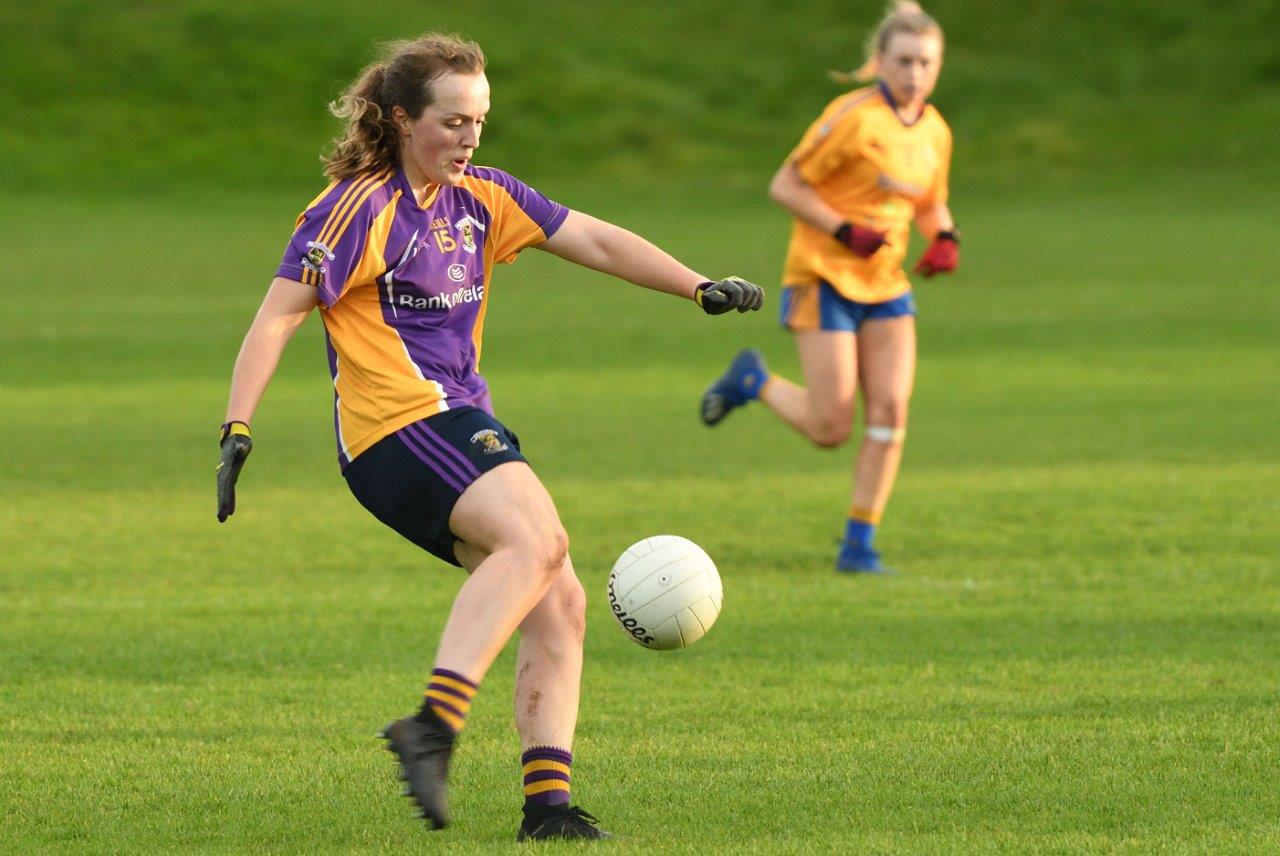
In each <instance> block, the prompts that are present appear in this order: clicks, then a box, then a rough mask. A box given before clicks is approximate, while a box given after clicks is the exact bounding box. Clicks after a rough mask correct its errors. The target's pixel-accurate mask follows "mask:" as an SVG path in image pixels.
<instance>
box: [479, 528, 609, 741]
mask: <svg viewBox="0 0 1280 856" xmlns="http://www.w3.org/2000/svg"><path fill="white" fill-rule="evenodd" d="M456 552H457V554H458V559H459V561H461V562H462V564H463V565H464V566H465V567H466V568H468V569H472V568H478V567H479V566H480V565H481V564H482V563H483V561H484V560H485V559H486V558H487V557H486V556H485V554H484V553H483V552H481V551H480V550H478V549H476V548H474V547H472V546H471V545H469V544H463V543H459V544H458V545H457V549H456ZM586 606H587V604H586V594H585V593H584V592H583V590H582V584H581V583H579V582H578V577H577V575H576V574H575V573H574V571H573V564H572V562H571V561H570V560H569V559H568V558H567V557H566V558H565V562H564V565H563V566H562V567H561V570H560V574H559V575H558V576H557V577H556V579H555V582H553V583H552V584H551V588H550V589H549V590H548V591H547V593H546V594H544V595H543V596H542V600H540V601H538V605H537V606H535V607H534V608H533V609H532V610H531V611H530V612H529V614H528V615H526V616H525V619H524V621H522V622H521V623H520V650H519V652H518V654H517V657H516V693H515V712H516V730H517V731H518V732H519V734H520V748H521V749H522V750H524V749H528V748H530V747H532V746H555V747H557V748H560V749H564V750H571V749H572V748H573V732H574V729H575V728H576V726H577V723H578V693H579V687H580V685H581V682H582V642H583V638H584V636H585V634H586Z"/></svg>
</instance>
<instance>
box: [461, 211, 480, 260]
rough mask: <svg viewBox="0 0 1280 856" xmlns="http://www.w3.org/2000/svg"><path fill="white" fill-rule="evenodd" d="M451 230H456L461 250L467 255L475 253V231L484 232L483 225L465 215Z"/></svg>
mask: <svg viewBox="0 0 1280 856" xmlns="http://www.w3.org/2000/svg"><path fill="white" fill-rule="evenodd" d="M453 228H455V229H457V230H458V234H459V235H461V236H462V249H464V250H466V251H467V252H468V253H474V252H475V251H476V230H477V229H479V230H480V231H481V232H483V231H484V224H483V223H481V222H480V221H479V220H477V219H476V218H474V217H472V216H470V215H467V216H466V217H463V218H462V219H461V220H459V221H458V222H456V223H454V224H453Z"/></svg>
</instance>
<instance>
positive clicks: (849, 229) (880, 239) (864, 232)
mask: <svg viewBox="0 0 1280 856" xmlns="http://www.w3.org/2000/svg"><path fill="white" fill-rule="evenodd" d="M831 235H832V237H834V238H835V239H836V240H837V241H839V242H840V243H842V244H844V245H845V246H846V247H848V248H849V249H850V250H852V251H853V254H854V255H855V256H857V257H858V258H862V259H869V258H871V256H872V255H874V254H875V251H876V250H878V249H880V248H881V247H883V246H884V245H885V244H887V243H889V239H888V238H886V237H885V236H884V232H877V231H876V230H875V229H871V228H869V227H867V226H859V225H857V224H855V223H841V224H840V228H839V229H836V230H835V231H834V232H832V233H831Z"/></svg>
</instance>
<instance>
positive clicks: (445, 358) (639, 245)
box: [217, 34, 764, 840]
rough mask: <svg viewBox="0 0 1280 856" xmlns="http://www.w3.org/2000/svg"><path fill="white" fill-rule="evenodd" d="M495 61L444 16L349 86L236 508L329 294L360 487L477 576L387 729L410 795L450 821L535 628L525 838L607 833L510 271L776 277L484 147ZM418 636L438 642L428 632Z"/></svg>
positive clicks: (561, 537) (697, 278)
mask: <svg viewBox="0 0 1280 856" xmlns="http://www.w3.org/2000/svg"><path fill="white" fill-rule="evenodd" d="M484 68H485V58H484V54H483V53H482V52H481V50H480V48H479V46H477V45H476V44H474V43H472V42H465V41H462V40H460V39H457V38H455V37H450V36H442V35H439V34H427V35H425V36H423V37H421V38H419V39H415V40H413V41H408V42H397V43H394V44H392V45H391V46H390V47H389V50H388V53H387V56H386V58H385V59H383V60H381V61H379V62H375V63H374V64H372V65H370V66H369V67H368V68H367V69H365V71H364V72H363V73H362V74H361V76H360V78H359V79H357V80H356V81H355V82H354V83H353V84H352V85H351V86H350V88H349V89H348V90H347V92H346V94H345V95H344V96H343V97H342V99H340V100H339V101H338V102H337V103H336V104H335V105H333V111H334V113H335V114H336V115H337V116H338V117H340V118H342V119H345V120H346V130H345V133H344V135H343V137H342V138H340V139H339V140H337V141H336V143H335V147H334V150H333V152H332V153H331V154H330V155H329V156H328V157H327V158H326V161H325V165H326V170H325V171H326V173H327V174H328V175H329V177H330V178H331V179H332V183H331V184H330V185H329V186H328V187H327V188H326V189H325V190H324V191H323V192H322V193H321V194H320V195H319V196H317V197H316V198H315V199H314V200H312V202H311V203H310V204H309V205H307V207H306V209H305V210H304V211H303V212H302V214H301V215H300V216H299V217H298V220H297V223H296V224H295V227H294V233H293V237H292V238H291V240H290V241H289V244H288V246H287V247H286V248H285V252H284V258H283V259H282V261H281V263H280V267H279V268H278V269H277V271H276V276H275V279H274V280H273V281H272V283H271V287H270V289H269V290H268V291H267V295H266V297H265V299H264V300H263V303H262V306H261V308H260V309H259V310H258V315H257V317H256V318H255V319H254V322H253V325H252V327H250V329H249V333H248V335H247V336H246V337H245V340H244V344H243V346H242V347H241V349H240V355H239V357H238V358H237V359H236V366H235V371H234V373H233V375H232V379H231V394H230V398H229V401H228V404H227V416H226V422H225V424H224V425H223V426H222V439H221V446H222V454H221V461H220V463H219V467H218V480H217V486H218V519H219V520H226V519H227V518H228V516H229V515H231V514H232V513H233V512H234V511H235V484H236V477H237V476H238V474H239V472H240V469H241V467H242V466H243V465H244V462H245V459H246V458H247V456H248V454H249V451H250V450H251V449H252V441H251V440H250V437H249V420H250V419H252V418H253V413H254V411H255V409H256V408H257V405H258V402H259V400H260V399H261V398H262V395H263V392H264V391H265V390H266V387H267V383H268V382H269V381H270V379H271V376H272V374H273V373H274V372H275V369H276V365H277V363H278V361H279V359H280V354H281V352H282V351H283V349H284V347H285V344H286V343H287V342H288V341H289V339H290V337H291V336H292V335H293V333H294V331H295V330H297V328H298V326H299V325H300V324H302V322H303V321H304V320H306V317H307V316H308V315H309V314H311V312H312V310H314V309H317V308H318V309H319V311H320V316H321V318H322V320H323V321H324V328H325V340H326V344H327V346H328V347H327V350H328V358H329V359H328V362H329V371H330V374H331V376H332V379H333V388H334V402H333V411H332V419H333V423H334V429H335V434H336V435H337V446H338V450H337V451H338V463H339V465H340V466H341V468H342V473H343V476H344V477H345V478H346V481H347V485H348V486H349V487H350V489H351V492H352V493H353V494H354V495H355V497H356V499H357V500H359V501H360V504H361V505H363V506H365V508H367V509H368V510H369V511H370V512H371V513H372V514H373V515H374V516H375V517H377V518H378V519H379V520H380V521H382V522H383V523H385V524H386V525H387V526H388V527H390V528H391V529H393V530H395V531H396V532H398V533H399V534H400V535H402V536H404V537H405V538H407V539H408V540H410V541H412V542H413V543H414V544H416V545H418V546H419V547H421V548H422V549H424V550H426V551H428V552H430V553H432V554H433V555H435V556H437V557H438V558H440V559H442V560H444V561H446V562H449V563H450V564H453V565H458V566H461V567H463V568H465V569H466V570H467V572H468V573H469V574H470V576H469V577H468V578H467V580H466V582H464V583H463V584H462V587H461V589H460V591H459V592H458V595H457V597H456V598H455V599H454V602H453V607H452V610H451V612H450V613H449V619H448V622H447V623H446V624H445V628H444V633H443V636H442V638H441V640H440V645H439V647H438V648H437V650H436V656H435V669H434V670H433V671H432V673H431V678H430V680H429V682H428V684H427V689H426V692H425V693H424V694H423V699H422V706H421V709H420V710H419V711H418V713H417V714H415V715H413V716H408V717H405V718H403V719H400V720H397V721H395V722H393V723H391V724H390V725H389V726H388V727H387V729H386V731H385V733H384V736H385V737H386V738H387V741H388V748H390V749H391V750H392V751H393V752H394V753H395V754H396V756H397V758H398V759H399V761H400V766H401V778H403V779H404V781H405V785H406V788H407V790H406V796H409V797H411V798H413V799H414V800H415V801H416V802H417V803H418V806H419V808H420V809H421V813H422V817H423V818H425V819H426V820H428V821H430V822H431V824H432V825H433V826H434V827H436V828H440V827H443V826H444V825H446V824H447V823H448V821H449V810H448V802H447V799H446V791H445V782H446V776H447V772H448V766H449V760H450V757H451V755H452V753H453V747H454V741H455V738H456V737H457V735H458V734H459V733H460V732H461V731H462V729H463V726H464V724H465V722H466V719H467V715H468V713H469V712H470V709H471V702H472V699H473V697H474V696H475V694H476V691H477V688H478V685H479V684H480V682H481V680H482V679H483V678H484V676H485V673H486V672H487V671H488V670H489V667H490V666H491V665H492V664H493V661H494V659H495V658H496V657H497V656H498V653H499V652H500V651H501V650H502V648H503V646H504V645H505V644H506V643H507V641H508V639H509V638H510V637H511V636H512V635H513V634H514V633H516V631H517V630H519V632H520V637H521V638H520V646H519V651H518V653H517V655H516V672H517V674H516V687H515V693H516V704H515V710H516V730H517V732H519V735H520V741H521V748H522V749H523V753H522V756H521V775H522V778H523V782H522V784H523V789H524V797H525V800H524V807H523V820H522V822H521V824H520V828H519V831H518V833H517V837H518V838H519V839H521V840H523V839H596V838H602V837H604V836H605V833H604V832H603V831H602V830H600V829H599V828H598V827H597V825H596V821H595V818H593V817H592V816H591V815H590V814H588V813H587V812H584V811H582V810H581V809H579V808H577V807H576V806H572V805H571V804H570V773H571V765H572V763H573V755H572V748H573V737H574V730H575V727H576V724H577V719H578V693H579V683H580V680H581V675H582V642H583V638H582V637H583V628H584V627H585V623H586V622H585V615H584V610H585V596H584V594H583V591H582V585H581V584H580V583H579V582H578V578H577V576H576V575H575V573H574V569H573V563H572V562H571V561H570V559H569V553H568V536H567V535H566V534H565V530H564V526H563V525H561V522H560V517H559V515H558V514H557V512H556V507H555V504H554V503H553V502H552V500H551V497H550V496H549V495H548V494H547V491H546V488H545V487H543V485H542V482H541V481H540V480H539V479H538V477H537V475H535V474H534V471H533V469H532V468H531V467H530V466H529V463H528V461H527V460H526V458H525V457H524V455H523V453H522V451H521V447H520V441H519V440H518V439H517V438H516V435H515V433H514V432H512V431H511V430H510V429H509V428H508V427H507V426H506V425H504V424H502V423H501V422H499V421H498V420H497V419H496V418H495V417H494V415H493V408H492V406H491V402H490V398H489V390H488V386H487V385H486V384H485V382H484V379H483V378H482V377H481V376H480V374H479V360H480V353H481V339H482V332H483V326H484V319H485V315H486V312H487V310H488V307H489V296H490V291H491V285H492V281H491V278H492V274H493V270H494V267H495V265H500V264H505V263H508V262H511V261H513V260H514V259H515V258H516V256H517V255H518V254H519V253H520V252H521V251H522V250H524V249H526V248H530V247H538V248H540V249H543V250H546V251H547V252H550V253H552V254H554V255H557V256H560V257H561V258H564V259H567V260H568V261H571V262H574V263H576V264H579V265H583V266H585V267H589V268H593V269H595V270H598V271H602V272H604V273H608V274H612V275H614V276H618V277H621V278H623V279H626V280H628V281H630V282H633V283H635V284H637V285H640V286H644V287H645V288H650V289H653V290H655V291H661V292H666V293H667V294H671V295H675V296H678V297H683V298H686V299H688V300H690V301H692V302H693V303H694V304H696V306H697V307H698V308H699V309H701V310H702V311H703V312H706V313H707V314H709V315H719V314H722V313H725V312H728V311H730V310H733V309H736V310H738V311H740V312H747V311H751V310H755V309H759V308H760V304H761V301H762V299H763V296H764V294H763V292H762V291H761V289H760V288H759V287H758V286H756V285H753V284H751V283H749V282H745V281H743V280H740V279H738V278H736V277H729V278H727V279H723V280H720V281H718V282H709V281H707V280H706V278H705V277H703V276H701V275H699V274H698V273H696V272H695V271H693V270H690V269H689V268H688V267H686V266H685V265H683V264H681V263H680V262H679V261H677V260H676V259H674V258H672V257H671V256H669V255H667V254H666V253H664V252H663V251H662V250H660V249H658V248H657V247H655V246H654V245H653V244H650V243H649V242H648V241H646V240H644V239H643V238H641V237H639V236H637V235H634V234H632V233H631V232H628V231H626V230H625V229H621V228H619V227H617V226H614V225H611V224H609V223H605V222H603V221H601V220H596V219H594V218H592V217H589V216H587V215H586V214H582V213H579V212H577V211H571V210H569V209H568V208H566V207H564V206H563V205H560V204H558V203H556V202H553V201H552V200H550V199H548V198H547V197H545V196H543V195H542V194H541V193H539V192H538V191H536V190H534V189H533V188H532V187H530V186H529V185H527V184H525V183H524V182H522V181H520V180H519V179H517V178H515V177H514V176H511V175H509V174H508V173H505V172H503V171H501V170H497V169H493V168H490V167H481V166H476V165H474V164H473V163H472V158H473V156H474V154H475V150H476V148H477V147H478V146H479V145H480V133H481V130H482V129H483V126H484V122H485V117H486V115H487V114H488V112H489V82H488V80H487V79H486V78H485V74H484ZM341 523H342V522H341V521H335V522H334V528H335V529H336V530H338V531H341V529H340V527H341ZM406 606H407V608H413V606H412V605H406ZM407 642H409V643H410V644H412V645H414V646H417V648H418V649H419V650H421V652H422V653H423V655H426V653H427V645H426V641H425V640H420V639H414V640H407Z"/></svg>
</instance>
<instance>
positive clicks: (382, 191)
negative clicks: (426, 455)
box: [276, 166, 568, 467]
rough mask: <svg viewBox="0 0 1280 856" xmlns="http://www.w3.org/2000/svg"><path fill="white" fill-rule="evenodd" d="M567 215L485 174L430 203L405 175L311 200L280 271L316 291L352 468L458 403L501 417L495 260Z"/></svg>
mask: <svg viewBox="0 0 1280 856" xmlns="http://www.w3.org/2000/svg"><path fill="white" fill-rule="evenodd" d="M567 215H568V209H566V208H565V207H564V206H562V205H559V204H557V203H555V202H552V201H551V200H549V199H547V198H546V197H545V196H543V195H542V194H541V193H538V192H537V191H536V190H534V189H533V188H531V187H529V186H528V185H527V184H524V183H523V182H521V181H519V180H518V179H516V178H514V177H512V176H510V175H508V174H507V173H505V172H502V171H501V170H496V169H489V168H485V167H475V166H468V167H467V170H466V174H465V175H464V177H463V179H462V182H461V183H460V184H459V185H457V186H441V187H438V188H436V189H435V190H434V191H433V193H432V195H431V196H430V197H429V198H428V199H427V200H426V202H425V203H424V204H422V205H419V204H418V202H417V200H416V199H415V197H414V194H413V189H412V188H411V187H410V185H409V182H408V179H407V178H406V177H405V175H404V172H403V171H402V170H386V171H384V172H379V173H371V174H367V175H362V176H359V177H357V178H352V179H344V180H342V181H337V182H334V183H333V184H330V185H329V186H328V187H327V188H325V190H324V192H322V193H321V194H320V195H319V196H317V197H316V198H315V199H314V200H312V201H311V203H310V204H309V205H308V206H307V208H306V210H305V211H303V212H302V214H301V215H299V217H298V220H297V224H296V226H295V230H294V234H293V238H292V239H291V240H290V242H289V246H288V248H287V249H286V250H285V253H284V259H283V260H282V261H281V263H280V268H279V270H278V271H277V273H276V275H277V276H281V277H284V278H286V279H291V280H295V281H297V282H301V283H303V284H304V285H311V286H314V287H315V289H316V301H317V302H318V303H319V305H320V309H321V317H322V319H323V321H324V328H325V337H326V341H327V344H328V352H329V370H330V373H331V375H332V377H333V386H334V429H335V431H336V433H337V439H338V460H339V463H340V464H341V465H342V466H343V467H345V466H346V465H347V464H348V463H350V461H351V460H352V459H353V458H355V457H356V456H357V455H359V454H360V453H361V452H363V451H365V450H366V449H368V448H369V447H370V446H372V445H373V444H374V443H376V442H378V441H379V440H381V439H382V438H383V437H386V436H387V435H388V434H391V433H392V432H394V431H397V430H399V429H401V428H403V427H404V426H406V425H409V424H410V423H413V422H417V421H418V420H420V419H424V418H426V417H427V416H431V415H433V414H436V413H440V412H442V411H445V410H448V409H450V408H451V407H458V406H462V405H471V406H475V407H479V408H482V409H484V410H486V411H490V412H492V407H491V405H490V401H489V391H488V387H487V385H486V384H485V382H484V379H483V378H481V377H480V374H479V365H480V352H481V340H482V336H483V333H484V317H485V311H486V309H487V308H488V303H489V281H490V278H491V277H492V274H493V266H494V265H495V264H500V263H505V262H511V261H514V260H515V258H516V256H517V255H518V254H519V253H520V251H521V250H523V249H525V248H526V247H529V246H532V245H536V244H539V243H542V242H543V241H545V240H546V239H548V238H550V237H551V236H552V235H553V234H555V232H556V230H557V229H559V228H560V225H561V224H562V223H563V222H564V219H565V217H566V216H567Z"/></svg>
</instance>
